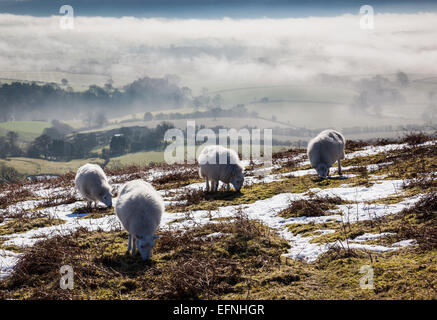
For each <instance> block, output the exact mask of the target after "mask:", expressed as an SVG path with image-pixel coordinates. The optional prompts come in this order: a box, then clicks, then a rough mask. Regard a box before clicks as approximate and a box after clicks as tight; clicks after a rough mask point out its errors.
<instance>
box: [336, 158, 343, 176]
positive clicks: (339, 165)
mask: <svg viewBox="0 0 437 320" xmlns="http://www.w3.org/2000/svg"><path fill="white" fill-rule="evenodd" d="M337 163H338V174H339V175H340V176H342V175H343V174H342V172H341V162H340V159H338V160H337Z"/></svg>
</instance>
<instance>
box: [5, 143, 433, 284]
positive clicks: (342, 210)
mask: <svg viewBox="0 0 437 320" xmlns="http://www.w3.org/2000/svg"><path fill="white" fill-rule="evenodd" d="M425 144H428V145H431V144H435V141H432V142H428V143H425ZM425 144H422V145H425ZM407 147H410V146H407V145H406V144H396V145H394V144H393V145H386V146H380V147H374V146H370V147H366V148H364V149H363V150H359V151H355V152H353V153H349V154H347V155H346V158H347V159H350V158H353V157H357V156H366V155H374V154H378V153H381V152H386V151H390V150H399V149H402V148H407ZM304 156H305V154H299V155H298V156H297V157H296V158H298V159H299V160H301V159H303V157H304ZM279 162H280V161H279ZM300 164H301V165H306V164H309V162H308V161H303V162H302V163H300ZM387 164H389V163H387ZM247 165H249V163H247ZM381 165H386V164H379V165H368V166H367V170H368V171H370V172H371V171H375V170H377V169H378V168H379V167H380V166H381ZM274 168H280V166H278V165H274V166H272V167H268V168H261V169H260V168H258V169H257V170H254V171H253V172H256V173H258V174H259V173H262V175H261V176H254V175H252V176H250V175H248V176H247V177H246V179H245V185H251V184H255V183H261V182H264V183H269V182H273V181H279V180H281V179H283V178H284V177H287V176H305V175H312V174H316V172H315V170H314V169H307V170H295V171H290V172H286V173H278V174H270V171H271V170H272V169H274ZM352 168H355V166H351V167H345V168H343V169H344V170H349V169H352ZM331 170H332V171H333V172H336V171H337V168H332V169H331ZM170 173H171V172H170ZM266 173H268V174H266ZM165 174H169V172H168V170H166V171H157V170H156V169H152V170H149V171H147V172H144V173H143V176H145V179H146V180H148V181H152V180H153V179H155V178H157V177H161V176H163V175H165ZM130 176H131V175H125V177H123V176H113V177H110V178H109V179H110V181H114V180H116V179H120V178H126V179H129V177H130ZM352 176H355V175H346V176H345V178H347V177H352ZM375 178H376V176H375ZM380 179H382V177H380ZM402 183H403V181H402V180H392V181H390V180H382V181H376V182H375V183H374V184H373V185H372V186H369V187H366V186H358V187H356V186H354V187H351V186H347V185H343V186H340V187H338V188H331V189H324V190H321V189H312V190H311V191H312V192H314V193H316V194H318V195H319V196H338V197H340V198H341V199H343V200H347V201H352V202H354V203H353V204H347V205H339V206H338V207H337V209H336V210H334V211H331V212H330V213H332V214H329V212H328V215H326V216H321V217H291V218H288V219H285V218H282V217H280V216H278V213H279V212H280V211H282V210H284V209H286V208H287V207H288V206H289V203H290V201H295V200H299V199H305V198H307V196H306V195H305V194H293V193H283V194H278V195H275V196H273V197H271V198H268V199H264V200H259V201H256V202H254V203H251V204H245V205H237V206H226V207H220V208H218V209H217V210H212V211H207V210H197V211H193V212H180V213H165V214H164V215H163V217H162V221H161V228H175V229H186V228H191V227H193V226H198V225H202V224H206V223H213V222H218V221H220V220H218V218H231V219H232V217H235V215H236V214H237V213H238V212H241V213H243V214H246V215H247V216H248V218H249V219H255V220H258V221H260V222H262V223H264V224H266V225H267V226H269V227H270V228H272V229H274V230H275V231H276V232H277V233H278V234H279V235H280V236H282V237H283V238H284V239H285V240H287V241H288V242H289V243H290V246H291V248H290V249H289V251H288V252H287V253H286V254H284V256H287V257H291V258H293V259H303V260H305V261H308V262H311V261H314V260H316V259H317V258H318V257H319V255H320V254H322V253H324V252H326V251H327V250H329V248H330V247H331V246H333V245H344V243H342V242H337V243H326V244H320V243H310V241H311V239H313V238H314V237H312V236H307V237H303V236H301V235H293V233H292V232H290V231H289V230H288V226H289V225H290V224H293V223H322V222H327V221H336V222H339V223H340V222H346V221H349V222H357V221H363V220H369V219H376V218H378V217H381V216H384V215H387V214H394V213H397V212H400V211H401V210H403V209H404V208H406V207H408V206H410V205H412V204H414V203H415V202H416V201H417V200H418V199H419V196H416V197H412V198H407V199H405V200H404V201H401V202H399V203H395V204H389V205H386V204H378V203H372V204H369V203H368V202H371V201H375V200H378V199H381V198H385V197H388V196H391V195H394V194H397V193H398V192H399V190H400V188H401V185H402ZM37 185H39V184H37ZM121 185H122V184H119V183H117V184H113V187H114V189H116V188H118V187H120V186H121ZM204 186H205V183H204V182H200V183H193V184H190V185H188V186H185V187H182V188H176V189H170V190H160V191H159V193H160V194H161V195H163V197H165V205H166V206H168V205H170V204H174V201H173V200H172V199H173V198H174V195H175V194H177V193H181V192H186V191H187V190H190V189H192V190H199V189H202V188H204ZM40 187H41V189H37V188H36V187H35V185H33V186H32V191H33V192H34V193H35V194H36V195H37V196H38V197H51V196H52V197H53V196H54V195H59V196H60V195H64V194H71V188H68V187H67V188H52V189H50V188H44V189H43V188H42V186H40ZM78 197H79V198H80V196H79V195H78ZM114 201H116V199H114ZM43 202H44V200H29V201H22V202H20V203H16V204H14V205H11V206H9V207H8V208H7V209H5V210H23V209H24V210H34V209H35V208H37V207H39V206H40V205H41V204H43ZM85 205H86V202H85V201H77V202H75V203H72V204H65V205H58V206H53V207H50V208H44V209H40V210H38V211H39V212H41V213H43V214H46V215H47V216H50V217H53V218H58V219H63V220H65V223H64V224H62V225H56V226H49V227H43V228H39V229H33V230H29V231H27V232H23V233H16V234H11V235H6V236H3V237H2V238H4V239H6V241H5V242H4V245H15V246H19V247H26V246H32V245H33V244H35V242H37V241H39V240H43V239H46V238H47V237H52V236H55V235H58V234H68V233H71V232H73V231H75V230H77V229H78V228H80V227H84V228H86V229H88V230H90V231H93V230H104V231H111V230H120V228H121V225H120V222H119V221H118V219H117V218H116V217H115V215H111V216H105V217H102V218H92V217H91V218H90V219H80V218H81V217H83V216H86V215H88V214H87V213H76V212H75V211H76V209H78V208H81V207H84V206H85ZM5 210H2V211H0V213H1V212H4V211H5ZM332 232H334V231H333V230H329V229H325V230H317V233H318V235H317V236H320V235H323V234H329V233H332ZM209 236H211V237H215V236H223V235H220V234H217V235H209ZM381 236H384V234H379V235H376V234H365V235H362V236H360V237H357V238H355V239H353V240H351V241H355V242H358V243H350V242H348V245H349V247H350V248H359V249H365V250H371V251H378V252H385V251H390V250H396V249H398V248H401V247H403V246H408V245H412V244H414V240H404V241H400V242H399V243H395V244H393V245H392V246H391V247H384V246H377V245H367V244H364V243H359V242H364V241H367V240H371V239H376V238H378V237H381ZM18 257H19V254H17V253H14V252H11V251H6V250H1V251H0V278H1V277H5V276H7V275H8V274H9V273H10V271H11V268H12V267H13V265H14V264H15V263H16V261H17V258H18Z"/></svg>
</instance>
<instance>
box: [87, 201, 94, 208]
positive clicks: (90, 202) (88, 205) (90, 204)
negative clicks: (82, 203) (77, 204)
mask: <svg viewBox="0 0 437 320" xmlns="http://www.w3.org/2000/svg"><path fill="white" fill-rule="evenodd" d="M92 204H93V202H92V201H87V202H86V205H87V209H92V208H91V206H92Z"/></svg>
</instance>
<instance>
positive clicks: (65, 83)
mask: <svg viewBox="0 0 437 320" xmlns="http://www.w3.org/2000/svg"><path fill="white" fill-rule="evenodd" d="M61 83H62V85H63V86H66V85H67V84H68V80H67V79H65V78H64V79H62V80H61Z"/></svg>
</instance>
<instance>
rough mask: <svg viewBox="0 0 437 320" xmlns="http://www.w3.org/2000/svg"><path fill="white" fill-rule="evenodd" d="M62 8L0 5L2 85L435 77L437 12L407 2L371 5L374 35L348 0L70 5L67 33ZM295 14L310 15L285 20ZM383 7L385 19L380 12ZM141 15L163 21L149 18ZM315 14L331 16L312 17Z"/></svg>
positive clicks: (30, 1) (44, 1)
mask: <svg viewBox="0 0 437 320" xmlns="http://www.w3.org/2000/svg"><path fill="white" fill-rule="evenodd" d="M56 3H57V4H56ZM60 3H62V4H65V2H64V1H62V2H59V1H48V0H22V1H11V0H0V78H1V77H3V78H5V77H6V78H7V77H9V76H10V73H11V72H12V73H13V72H24V73H26V72H28V73H31V72H32V73H38V72H40V73H43V72H46V73H53V72H66V73H71V74H73V73H76V74H77V73H79V74H97V75H104V76H105V77H113V79H114V81H115V83H116V84H117V79H127V80H126V81H128V80H129V81H133V80H135V79H137V78H139V77H144V76H151V77H163V76H165V75H166V74H176V75H178V76H179V77H180V78H181V80H182V85H187V86H189V87H191V88H193V89H195V90H197V93H198V92H199V91H200V90H201V89H202V87H209V88H223V87H228V86H229V85H230V83H232V86H233V87H237V86H249V85H258V84H259V85H277V84H284V83H291V82H294V81H309V80H311V79H314V78H315V77H316V76H317V75H319V74H322V73H327V74H333V75H354V74H358V75H359V74H377V73H381V74H393V73H396V72H398V71H404V72H407V73H420V74H437V42H436V39H437V10H424V11H423V12H422V10H419V9H420V8H424V7H425V6H427V5H429V6H431V4H429V3H428V4H427V3H426V2H414V6H413V7H414V8H415V9H414V10H407V9H405V8H408V7H409V6H410V7H411V4H409V3H408V2H406V1H378V4H376V5H375V6H374V10H375V17H374V29H372V30H363V29H361V28H360V21H361V17H360V15H359V5H360V3H358V1H354V0H351V1H333V2H330V4H332V5H333V7H332V8H334V9H335V10H334V9H332V8H331V9H330V7H327V6H326V4H323V5H322V3H325V2H322V1H311V2H309V1H308V2H305V3H309V4H305V5H304V4H302V2H301V4H299V5H298V4H296V2H293V1H284V0H271V1H269V5H266V3H267V1H260V0H259V1H249V3H251V6H252V7H253V8H257V9H256V10H258V11H256V10H255V9H254V11H253V12H255V11H256V12H257V13H256V14H254V15H253V16H250V17H244V16H243V17H241V16H240V17H238V16H235V17H232V16H230V17H223V16H222V13H223V12H224V11H225V10H229V8H238V7H240V8H242V7H246V8H247V7H249V4H248V2H244V3H243V2H242V1H221V2H217V1H212V0H203V1H197V0H191V1H185V0H181V1H170V0H163V1H143V2H140V1H134V0H127V1H118V2H115V1H111V2H110V1H106V0H88V1H70V4H71V5H72V6H73V8H74V9H75V11H74V14H75V18H74V29H73V30H63V29H61V28H60V19H61V15H60V14H59V7H58V5H59V4H60ZM200 3H202V6H203V8H204V10H203V11H202V10H200V9H199V13H200V12H203V13H202V15H201V16H196V15H195V14H193V15H192V16H190V18H187V17H186V16H185V14H184V12H185V11H184V10H183V8H194V7H196V6H197V7H200ZM354 3H355V4H354ZM262 6H266V7H267V8H268V10H264V11H262V10H261V8H262ZM281 6H287V8H290V12H291V16H290V17H274V16H272V17H269V14H270V13H271V12H274V10H275V8H280V7H281ZM299 6H300V7H301V8H303V9H302V10H306V12H307V13H310V12H311V16H309V17H307V16H305V15H304V14H303V15H301V16H298V17H295V16H292V15H293V14H294V13H293V10H291V9H292V8H298V7H299ZM384 6H386V8H392V11H390V10H389V9H387V10H386V12H384V10H382V11H381V10H380V9H381V8H384ZM205 7H208V8H210V9H207V8H206V9H205ZM349 7H350V9H347V8H349ZM149 8H152V9H153V8H154V9H153V10H157V11H156V12H158V11H159V12H164V13H165V12H166V13H167V16H165V15H163V16H161V15H160V14H157V17H149V16H147V14H146V13H145V12H146V11H147V12H149V11H150V12H152V11H153V10H152V9H150V10H149ZM211 8H215V9H214V10H212V9H211ZM226 8H227V9H226ZM311 8H315V9H314V10H312V9H311ZM400 8H404V10H401V9H400ZM146 9H147V10H146ZM178 10H181V11H178ZM208 10H209V11H208ZM323 10H328V11H329V10H334V11H332V15H324V14H321V15H320V16H318V15H317V14H316V13H317V12H320V11H323ZM396 10H397V11H399V12H397V11H396ZM194 11H195V10H194ZM212 11H214V14H212V13H211V15H212V16H213V17H212V16H211V17H210V16H208V14H207V12H212ZM231 11H232V10H231ZM243 11H244V10H240V12H243ZM98 12H100V13H101V16H94V14H97V13H98ZM228 12H230V11H228ZM234 12H238V10H234ZM284 12H285V11H284ZM130 13H135V16H129V15H130ZM286 14H287V15H288V11H287V13H286ZM5 72H6V73H5ZM7 72H9V73H7Z"/></svg>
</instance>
